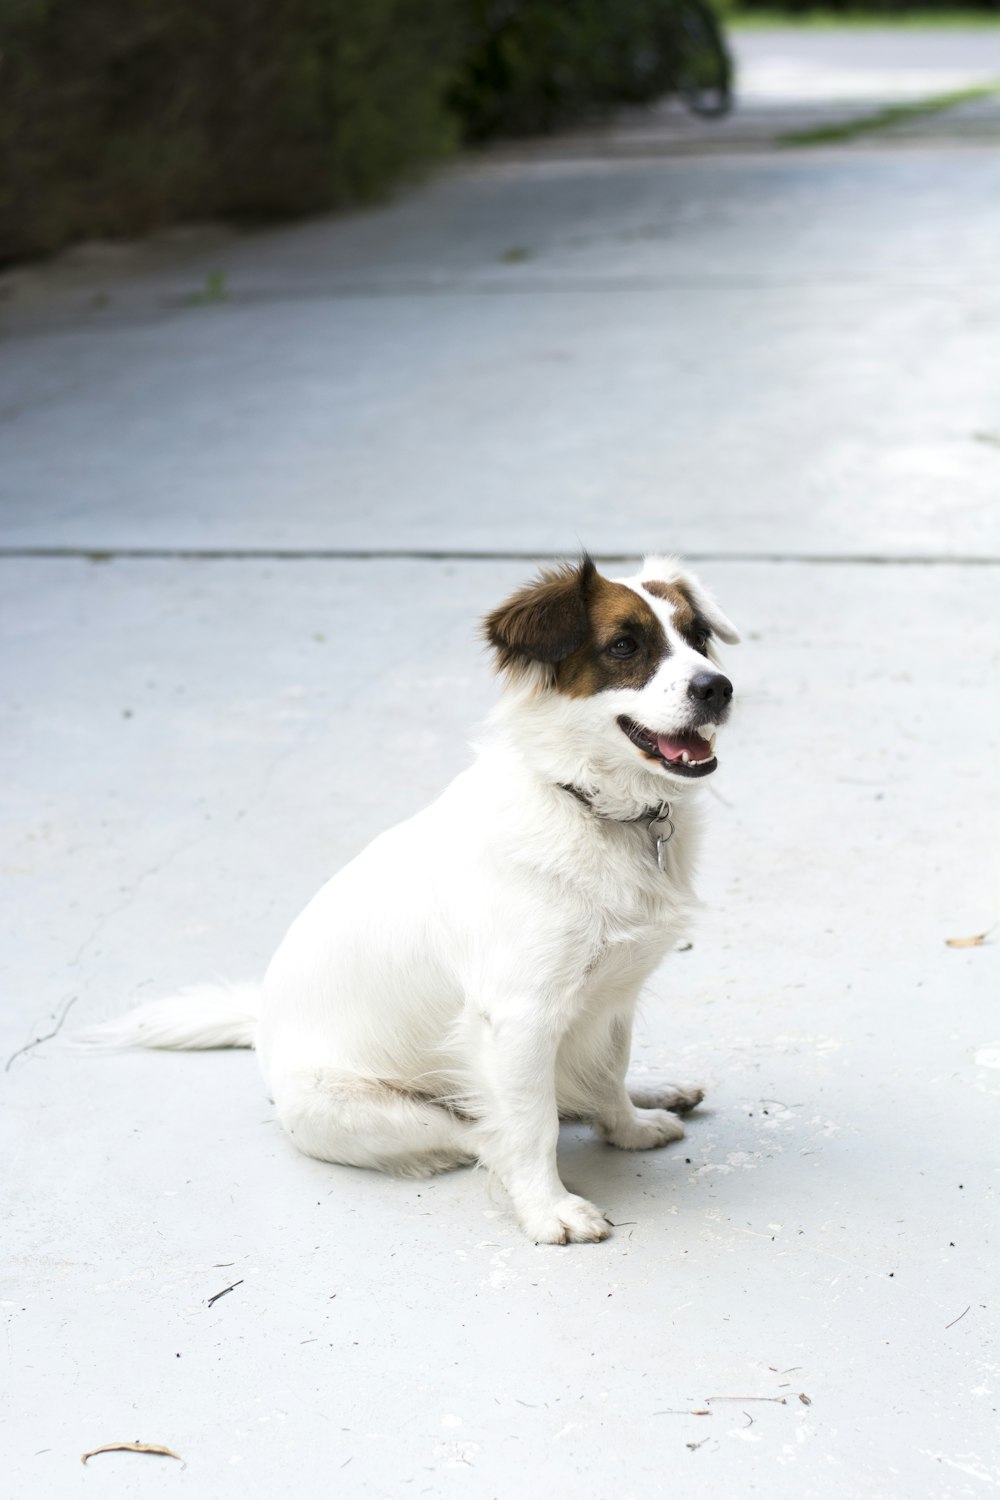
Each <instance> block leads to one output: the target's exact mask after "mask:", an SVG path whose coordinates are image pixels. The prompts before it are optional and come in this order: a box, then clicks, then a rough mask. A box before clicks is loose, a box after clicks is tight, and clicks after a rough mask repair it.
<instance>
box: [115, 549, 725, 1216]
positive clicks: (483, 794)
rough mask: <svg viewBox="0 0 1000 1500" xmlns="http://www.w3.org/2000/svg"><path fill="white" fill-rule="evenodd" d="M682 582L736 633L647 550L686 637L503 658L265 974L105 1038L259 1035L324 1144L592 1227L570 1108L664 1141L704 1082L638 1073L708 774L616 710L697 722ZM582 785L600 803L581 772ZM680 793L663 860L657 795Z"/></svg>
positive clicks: (135, 1040)
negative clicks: (640, 735) (633, 1048)
mask: <svg viewBox="0 0 1000 1500" xmlns="http://www.w3.org/2000/svg"><path fill="white" fill-rule="evenodd" d="M650 579H659V580H662V581H664V582H668V583H670V582H675V581H678V580H680V581H682V582H683V583H684V585H685V586H686V588H687V589H688V590H689V592H690V593H691V594H692V595H693V597H694V598H695V599H696V601H697V604H698V606H699V609H700V612H701V614H702V616H703V617H704V618H705V619H706V620H707V621H708V622H709V623H710V624H711V626H712V628H713V630H714V632H715V634H716V635H718V636H719V637H721V638H722V639H723V640H728V641H735V640H736V639H738V637H737V635H736V632H735V630H734V628H733V627H732V625H731V624H730V622H729V621H728V620H727V619H726V617H725V615H723V614H722V612H721V611H720V610H719V608H718V606H717V605H716V604H715V602H714V600H712V599H711V597H710V596H709V595H708V594H707V593H706V591H705V590H704V589H703V588H702V587H701V585H700V584H699V583H698V582H697V580H696V579H694V578H693V576H692V575H691V574H690V572H687V571H684V570H682V569H681V567H680V565H679V564H678V563H677V562H676V561H675V560H673V559H669V558H648V559H647V560H646V561H645V563H644V564H643V567H642V568H641V569H640V571H639V572H638V573H637V574H635V575H634V576H633V577H631V578H627V579H621V580H618V581H619V582H623V583H625V584H627V585H628V586H629V587H631V588H632V589H634V590H635V591H636V592H637V593H638V594H639V595H640V597H641V598H642V599H643V601H644V603H645V604H647V605H649V606H650V607H651V608H652V609H653V610H654V611H655V612H656V614H657V616H658V618H659V619H660V621H661V623H662V625H663V627H664V629H665V630H666V633H667V639H668V641H669V644H670V647H671V653H670V655H669V656H667V657H666V659H665V660H664V661H663V662H662V663H661V665H660V666H659V667H658V669H657V670H656V672H655V674H654V675H653V676H652V678H651V679H650V680H649V681H648V682H647V683H646V684H645V686H643V687H642V688H640V689H632V688H620V689H619V688H614V689H612V690H610V691H601V692H597V693H594V694H593V695H592V696H590V697H569V696H565V695H564V694H563V693H560V692H558V691H556V690H555V689H554V687H553V685H552V683H553V671H552V668H551V667H550V666H547V665H546V664H545V663H543V662H538V663H532V662H529V663H526V664H525V665H524V667H523V669H521V670H518V671H516V672H513V673H511V674H510V680H509V681H507V682H506V683H505V687H504V692H503V694H502V697H501V701H500V704H499V706H498V707H497V709H496V711H495V712H494V714H493V716H492V719H491V721H490V729H489V733H488V735H487V737H486V741H485V743H484V744H483V746H482V747H481V748H480V749H479V750H478V753H477V755H476V758H475V761H474V762H473V764H472V765H471V766H470V767H469V769H468V770H466V771H464V772H463V773H462V774H461V775H460V776H458V777H457V778H456V780H455V781H454V782H452V784H451V785H450V786H449V787H448V788H447V790H446V791H445V792H444V793H443V794H442V795H441V796H440V797H439V798H438V799H437V801H436V802H434V803H432V804H431V806H430V807H428V808H426V809H425V810H424V811H423V812H420V813H418V814H417V815H416V816H415V817H412V818H410V819H409V820H408V821H407V822H405V823H402V824H400V825H399V826H397V827H395V828H392V829H390V830H389V831H388V832H386V833H383V834H382V835H380V836H379V837H378V838H376V839H375V840H374V842H373V843H371V844H370V845H369V846H368V847H367V848H366V849H365V850H364V851H363V852H362V853H361V854H360V855H358V857H357V858H356V859H354V860H353V861H352V862H351V863H350V864H349V865H347V866H346V867H345V868H344V869H342V870H341V871H340V872H339V873H338V874H337V875H335V876H334V877H333V879H332V880H330V881H329V882H328V883H327V884H326V885H325V886H324V887H323V888H322V890H320V891H319V893H318V894H317V895H316V897H315V898H314V899H313V900H312V901H311V902H310V904H309V905H308V906H307V907H306V909H305V911H304V912H303V913H302V915H301V916H300V917H299V918H298V919H297V921H295V922H294V923H293V925H292V927H291V929H290V930H289V932H288V934H287V936H286V937H285V940H284V941H283V943H282V944H281V947H280V948H279V949H278V952H277V954H276V955H275V957H274V959H273V961H272V962H271V965H270V967H269V968H268V970H267V973H266V976H265V978H264V981H263V984H262V985H261V986H260V987H259V989H258V988H256V987H254V986H250V985H245V986H233V987H226V986H207V985H206V986H200V987H198V988H197V989H194V990H191V991H186V992H185V993H184V994H182V995H179V996H175V997H173V998H171V999H169V1000H164V1001H158V1002H153V1003H152V1004H150V1005H146V1006H142V1007H140V1008H139V1010H137V1011H134V1012H132V1013H131V1014H130V1015H129V1016H126V1017H125V1018H123V1020H122V1021H120V1022H118V1023H112V1024H111V1025H110V1026H107V1027H104V1028H101V1029H100V1032H99V1033H95V1034H94V1036H93V1037H92V1039H97V1040H101V1041H103V1042H105V1043H109V1044H112V1045H129V1044H134V1045H143V1046H153V1047H179V1048H197V1047H217V1046H256V1048H257V1049H258V1052H259V1056H260V1061H261V1065H262V1068H263V1071H264V1075H265V1078H266V1080H267V1082H268V1085H269V1087H270V1090H271V1092H272V1094H273V1097H274V1100H275V1104H276V1107H277V1113H278V1117H279V1119H280V1120H281V1123H282V1125H283V1126H284V1127H285V1129H286V1130H287V1131H288V1133H289V1135H290V1136H291V1137H292V1140H293V1141H294V1143H295V1145H296V1146H298V1148H299V1149H300V1150H301V1151H303V1152H305V1153H306V1154H307V1155H310V1156H315V1157H319V1158H321V1159H322V1160H325V1161H332V1162H342V1163H347V1164H351V1165H355V1166H363V1167H375V1168H379V1169H381V1170H383V1171H388V1172H393V1173H397V1174H399V1175H401V1176H411V1177H419V1176H424V1175H427V1174H429V1173H432V1172H438V1171H442V1170H445V1169H447V1168H450V1167H455V1166H458V1165H460V1164H462V1163H466V1162H472V1161H475V1160H478V1161H480V1162H482V1163H483V1164H485V1165H486V1166H487V1167H488V1168H489V1169H490V1170H491V1172H492V1173H493V1174H494V1175H495V1176H496V1177H498V1178H499V1179H500V1180H501V1181H502V1182H503V1184H504V1185H505V1187H506V1188H507V1190H508V1192H509V1194H510V1197H511V1199H512V1201H513V1205H514V1209H515V1211H516V1213H517V1216H518V1218H519V1220H520V1222H521V1224H522V1226H523V1228H524V1230H525V1231H526V1233H527V1234H528V1235H530V1236H531V1237H532V1238H533V1239H534V1240H536V1241H548V1242H555V1243H565V1242H566V1241H567V1240H599V1239H604V1238H605V1237H606V1236H607V1235H608V1233H609V1232H610V1229H609V1225H608V1222H607V1221H606V1219H605V1218H604V1216H603V1215H602V1213H601V1212H600V1210H599V1209H598V1208H596V1207H595V1206H594V1205H593V1204H592V1203H589V1202H587V1201H586V1200H585V1199H583V1198H580V1197H577V1196H576V1195H574V1194H573V1193H570V1192H568V1191H567V1189H566V1188H565V1187H564V1186H563V1183H562V1182H561V1180H560V1177H559V1172H558V1170H557V1166H556V1140H557V1135H558V1124H559V1118H560V1116H577V1117H579V1116H583V1117H587V1118H590V1119H592V1120H593V1122H594V1125H595V1127H596V1129H597V1130H598V1132H599V1133H600V1134H601V1135H602V1136H603V1137H604V1139H605V1140H607V1141H609V1142H610V1143H611V1144H612V1145H615V1146H619V1147H622V1148H624V1149H626V1150H639V1149H644V1148H646V1147H651V1146H662V1145H665V1144H666V1143H667V1142H669V1141H673V1140H677V1139H678V1138H679V1137H681V1136H682V1135H683V1133H684V1131H683V1127H682V1125H681V1124H680V1122H679V1120H678V1119H677V1117H676V1114H675V1113H671V1112H670V1111H681V1112H683V1111H685V1110H686V1109H688V1108H691V1107H692V1106H693V1105H694V1104H696V1103H697V1102H698V1100H699V1099H700V1097H701V1093H700V1091H698V1090H686V1091H685V1090H677V1089H673V1088H666V1087H664V1088H663V1089H659V1090H646V1091H645V1092H642V1093H640V1092H639V1091H636V1090H633V1091H632V1093H631V1095H630V1093H629V1092H628V1091H627V1090H626V1086H625V1074H626V1068H627V1065H628V1059H629V1050H630V1043H631V1033H632V1023H633V1015H634V1011H635V1006H636V1000H637V997H638V994H639V991H640V989H641V987H642V985H643V983H644V981H645V980H646V979H647V977H648V976H649V974H650V973H651V971H652V970H653V968H654V967H655V965H656V964H657V963H658V962H659V961H660V959H661V958H662V957H663V955H664V954H665V953H666V951H667V949H668V948H670V947H671V946H672V945H673V944H674V943H675V942H676V940H677V939H678V937H679V936H680V935H681V934H682V933H683V931H684V930H685V927H686V924H687V923H688V920H689V918H690V915H691V911H692V906H693V903H694V896H693V891H692V867H693V861H694V856H695V849H696V844H697V837H698V808H697V802H698V800H699V793H698V788H697V786H696V785H695V784H694V783H693V782H692V781H691V780H687V779H682V778H681V777H679V776H675V775H672V774H671V773H670V771H669V770H668V769H666V768H665V767H663V766H660V765H655V764H652V763H651V762H650V761H649V760H648V759H647V758H644V757H643V755H642V754H641V753H640V751H639V750H638V749H637V748H636V747H635V745H633V744H632V743H631V741H630V740H629V739H628V738H627V737H626V736H625V735H624V734H623V733H622V731H621V729H620V727H619V726H618V723H617V718H618V716H619V715H622V714H624V715H627V716H628V717H629V718H631V719H633V720H635V721H637V722H639V723H641V724H643V725H646V726H649V727H651V728H653V729H656V730H660V731H661V732H663V733H665V734H669V733H671V732H672V731H679V730H681V729H683V728H684V727H686V725H687V724H688V723H689V722H690V700H689V698H688V696H687V685H688V683H689V681H690V679H691V677H692V676H693V675H694V674H695V673H696V672H698V671H703V670H704V669H705V667H706V659H705V656H704V655H701V654H699V653H698V652H697V651H695V650H694V649H692V647H691V646H689V645H688V644H686V642H685V641H684V639H683V638H682V637H681V636H680V634H679V633H678V631H677V630H676V629H675V628H674V626H673V624H672V616H673V606H672V605H671V604H670V603H669V602H665V601H664V600H662V599H659V598H656V597H652V596H651V595H650V594H649V593H647V592H646V591H644V590H642V588H641V584H642V582H643V580H647V581H648V580H650ZM567 784H570V785H575V786H576V787H578V788H581V789H583V790H584V791H585V792H586V794H587V795H588V796H589V797H590V798H591V803H592V805H591V806H590V807H588V806H587V805H586V804H585V803H584V802H582V801H581V800H579V799H578V798H577V797H576V796H574V795H572V794H571V793H569V792H567V791H566V790H565V786H566V785H567ZM662 799H669V802H670V809H671V810H670V817H671V819H672V822H673V825H674V828H675V832H674V835H673V837H672V839H671V841H670V843H669V845H668V846H667V860H666V868H665V870H664V871H663V872H661V871H660V870H659V869H658V868H657V864H656V860H655V855H654V850H653V841H652V838H651V835H650V833H649V831H648V829H647V826H646V822H645V820H642V821H638V822H632V821H625V820H627V819H633V818H636V817H638V815H639V814H641V813H642V811H643V809H646V808H649V807H650V806H655V805H656V804H657V803H659V802H660V801H661V800H662Z"/></svg>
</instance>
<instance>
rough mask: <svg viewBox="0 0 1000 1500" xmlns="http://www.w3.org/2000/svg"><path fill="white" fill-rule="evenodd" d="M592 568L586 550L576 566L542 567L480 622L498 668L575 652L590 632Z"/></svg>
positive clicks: (558, 658) (563, 657) (556, 659)
mask: <svg viewBox="0 0 1000 1500" xmlns="http://www.w3.org/2000/svg"><path fill="white" fill-rule="evenodd" d="M596 577H597V568H596V566H595V565H594V561H593V558H591V557H588V556H587V554H586V553H585V554H584V556H583V558H582V559H581V561H580V562H579V563H577V564H573V563H564V564H563V566H562V567H559V568H546V569H544V570H543V571H542V573H541V575H540V577H538V578H537V579H536V580H535V581H534V583H529V584H526V585H525V587H524V588H523V589H518V591H517V593H516V594H513V595H512V596H511V598H509V599H508V600H507V602H506V603H505V604H501V605H500V607H499V608H498V609H495V610H494V611H493V613H492V614H489V615H487V616H486V619H485V620H484V621H483V634H484V635H485V636H486V639H487V640H488V641H489V643H490V645H491V646H492V647H493V650H494V651H495V652H496V665H497V670H498V671H501V672H503V671H509V670H510V669H511V668H516V667H518V666H523V665H524V664H525V663H526V662H544V663H546V664H547V665H550V666H554V665H555V663H556V662H560V661H565V660H566V658H567V656H572V655H573V652H574V651H578V650H579V649H580V647H581V646H582V645H583V644H584V642H585V641H586V639H587V637H588V635H589V634H590V620H589V618H588V615H587V594H588V591H589V589H590V586H591V584H592V583H593V580H594V579H595V578H596Z"/></svg>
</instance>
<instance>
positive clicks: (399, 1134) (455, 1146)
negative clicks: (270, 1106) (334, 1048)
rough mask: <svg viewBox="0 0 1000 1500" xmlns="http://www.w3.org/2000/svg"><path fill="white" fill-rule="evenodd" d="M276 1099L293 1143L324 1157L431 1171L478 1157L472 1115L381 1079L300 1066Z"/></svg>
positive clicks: (402, 1171) (401, 1172)
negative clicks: (463, 1116) (469, 1117)
mask: <svg viewBox="0 0 1000 1500" xmlns="http://www.w3.org/2000/svg"><path fill="white" fill-rule="evenodd" d="M274 1102H275V1104H276V1106H277V1110H278V1119H279V1120H280V1121H281V1124H282V1125H283V1126H284V1128H285V1129H286V1130H287V1131H288V1134H289V1135H290V1136H291V1138H292V1142H293V1144H294V1145H295V1146H297V1147H298V1149H299V1150H300V1151H301V1152H303V1153H304V1154H305V1155H306V1156H315V1157H318V1158H319V1160H320V1161H332V1162H340V1163H342V1164H343V1165H344V1166H350V1167H373V1168H374V1169H375V1170H376V1171H379V1172H388V1173H391V1174H392V1175H393V1176H396V1177H431V1176H432V1175H433V1174H434V1173H435V1172H447V1171H450V1170H451V1168H453V1167H461V1166H466V1165H468V1164H469V1163H470V1162H473V1161H475V1159H476V1153H475V1150H474V1148H473V1146H472V1126H471V1124H470V1122H469V1121H468V1120H464V1119H461V1118H459V1117H458V1116H457V1115H454V1114H452V1113H451V1111H450V1110H448V1109H446V1108H445V1107H444V1106H443V1105H440V1104H434V1103H432V1102H430V1101H429V1100H427V1099H422V1098H420V1097H418V1096H417V1095H415V1094H410V1093H407V1092H406V1090H405V1089H403V1088H400V1087H398V1086H396V1085H393V1084H388V1083H384V1082H382V1081H381V1080H379V1079H376V1078H364V1077H362V1076H360V1075H359V1074H357V1073H346V1072H340V1071H337V1070H335V1069H332V1068H310V1069H302V1070H298V1071H295V1072H290V1073H286V1074H284V1075H283V1076H282V1077H281V1078H280V1079H277V1080H274Z"/></svg>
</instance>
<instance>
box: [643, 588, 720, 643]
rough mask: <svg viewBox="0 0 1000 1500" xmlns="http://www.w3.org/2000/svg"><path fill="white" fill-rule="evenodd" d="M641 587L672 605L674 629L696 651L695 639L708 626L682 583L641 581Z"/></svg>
mask: <svg viewBox="0 0 1000 1500" xmlns="http://www.w3.org/2000/svg"><path fill="white" fill-rule="evenodd" d="M642 587H643V588H644V589H645V590H646V592H647V593H650V594H653V595H654V597H655V598H657V599H664V600H666V602H667V603H668V604H672V605H673V609H674V617H673V620H672V621H671V624H672V625H673V627H674V629H675V630H677V631H679V633H680V634H681V635H682V636H683V637H684V639H685V640H686V641H687V643H688V645H689V646H694V648H695V650H697V649H698V646H697V643H696V639H695V637H696V636H697V633H698V631H700V630H708V625H707V624H706V622H705V620H704V619H702V617H701V615H700V614H699V612H698V606H697V605H696V604H695V602H694V599H693V598H692V597H691V594H690V592H689V590H688V588H687V585H686V584H684V583H664V582H663V581H662V579H659V578H650V579H643V583H642Z"/></svg>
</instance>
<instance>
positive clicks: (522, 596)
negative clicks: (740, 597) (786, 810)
mask: <svg viewBox="0 0 1000 1500" xmlns="http://www.w3.org/2000/svg"><path fill="white" fill-rule="evenodd" d="M485 633H486V638H487V640H488V641H489V643H490V645H491V646H492V647H493V649H494V652H495V657H496V664H497V667H498V670H500V671H501V672H502V673H503V674H505V676H506V678H507V679H508V682H509V684H510V686H511V688H512V689H514V691H515V695H516V700H517V703H518V704H519V705H520V708H521V709H522V710H523V713H524V715H525V716H527V717H529V718H530V719H531V720H532V721H533V723H534V725H535V728H536V738H537V731H539V730H540V731H542V732H543V733H544V738H545V740H546V741H547V742H548V743H549V745H550V748H551V749H552V750H553V751H554V750H555V744H556V740H557V738H558V737H559V736H560V735H562V736H564V737H565V745H564V748H565V752H566V753H565V759H564V758H563V757H562V756H561V755H560V757H559V762H560V765H566V766H570V765H571V766H572V767H574V768H575V769H574V770H570V771H569V772H568V773H566V774H567V776H568V777H575V776H576V775H586V774H587V770H588V769H589V770H590V771H591V772H592V773H598V774H600V775H603V776H604V777H607V776H609V775H610V776H612V777H613V778H614V779H615V780H616V781H617V782H618V783H619V784H621V785H623V786H626V785H627V786H628V787H630V789H631V790H632V791H633V793H634V794H636V795H642V796H645V797H646V798H647V800H655V796H656V790H651V788H650V783H649V780H648V778H650V777H652V778H655V781H656V789H657V790H658V791H659V795H660V796H666V795H667V791H668V788H669V786H670V785H673V786H674V787H675V789H676V787H677V784H678V783H681V782H686V781H690V780H692V779H697V778H700V777H704V776H709V775H711V773H712V772H713V771H714V770H715V769H716V767H717V765H718V760H717V758H716V753H715V736H716V732H717V730H718V729H719V727H720V726H721V725H722V724H724V723H725V722H726V720H727V719H728V717H729V712H730V703H731V700H732V696H733V687H732V683H731V682H730V681H729V678H728V677H725V676H723V674H722V672H721V671H720V670H719V668H718V665H717V663H716V658H715V651H714V643H715V642H716V641H725V642H728V643H733V642H736V641H738V640H739V636H738V634H737V632H736V630H735V628H734V626H733V625H732V623H731V621H730V620H728V619H727V617H726V616H725V615H724V614H723V612H722V610H721V609H720V608H719V606H718V605H717V604H716V603H715V601H714V599H713V598H712V596H711V595H710V594H709V593H708V592H707V590H706V589H704V588H703V587H702V585H701V584H700V583H699V582H698V580H697V579H696V578H695V577H694V576H693V574H691V573H690V572H688V571H687V570H686V569H683V568H682V567H681V565H680V564H679V563H678V562H677V561H676V560H675V559H672V558H662V557H648V558H646V560H645V562H644V563H643V565H642V567H641V568H640V569H639V571H638V573H636V574H634V575H633V576H632V577H630V578H614V579H612V578H605V577H604V576H603V575H602V574H601V573H599V572H598V571H597V568H596V566H595V564H594V562H593V561H592V559H591V558H589V557H587V556H584V558H583V560H582V561H581V562H580V563H578V564H575V565H572V564H565V565H563V566H562V567H559V568H555V569H551V570H546V571H544V572H543V573H542V574H541V576H540V577H539V578H538V579H537V580H536V581H535V582H534V583H530V584H528V585H527V586H526V587H525V588H522V589H520V590H519V591H518V592H517V593H516V594H514V595H513V596H512V597H511V598H510V599H508V600H507V602H506V603H505V604H502V605H501V606H500V607H499V609H495V610H494V611H493V613H492V614H490V615H489V616H488V617H487V619H486V621H485ZM508 718H509V715H508ZM639 772H641V773H642V774H641V777H640V776H639V775H638V774H637V773H639ZM640 783H641V789H640Z"/></svg>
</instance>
